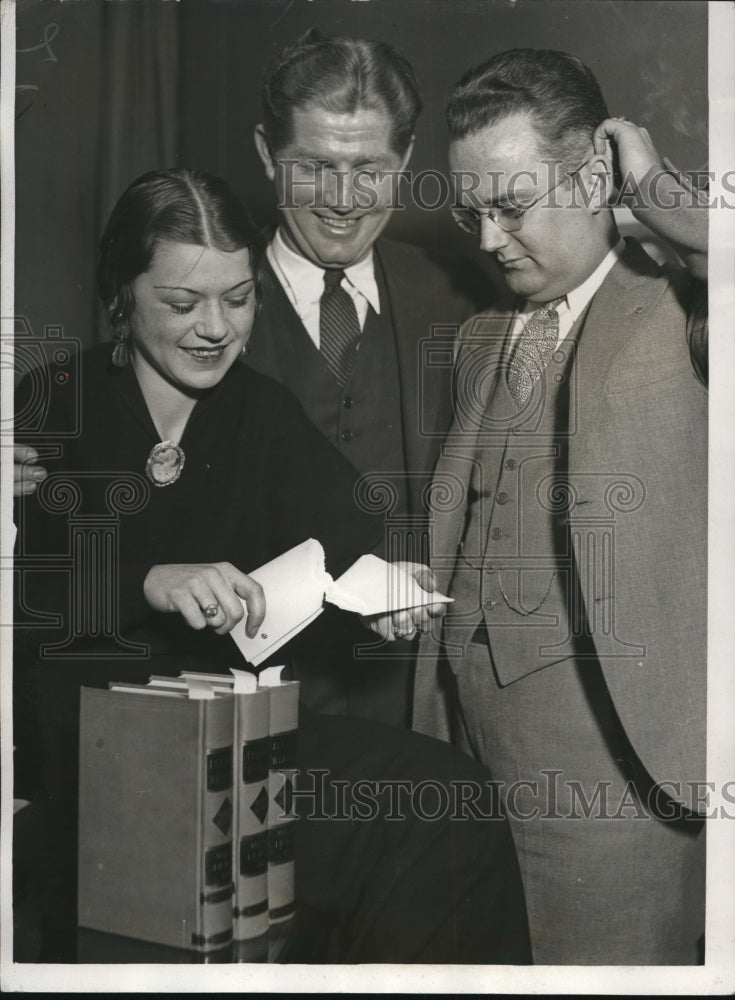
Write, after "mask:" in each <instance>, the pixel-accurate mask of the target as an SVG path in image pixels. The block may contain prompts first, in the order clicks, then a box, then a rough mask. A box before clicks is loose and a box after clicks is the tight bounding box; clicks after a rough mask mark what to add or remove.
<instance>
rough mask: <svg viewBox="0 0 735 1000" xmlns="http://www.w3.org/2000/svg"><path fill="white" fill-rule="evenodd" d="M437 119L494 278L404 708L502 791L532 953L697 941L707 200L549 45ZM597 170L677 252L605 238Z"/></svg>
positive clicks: (611, 959)
mask: <svg viewBox="0 0 735 1000" xmlns="http://www.w3.org/2000/svg"><path fill="white" fill-rule="evenodd" d="M448 117H449V126H450V142H451V146H450V162H451V166H452V170H453V171H454V172H455V174H456V177H457V179H458V187H459V188H460V189H461V192H462V193H461V198H462V207H461V208H460V209H458V210H457V211H456V219H457V221H458V223H459V224H460V225H461V226H462V227H463V228H465V229H466V230H468V231H469V232H471V233H473V234H474V235H475V236H476V237H477V238H479V240H480V245H481V247H482V249H483V250H485V251H486V252H487V253H488V254H491V255H492V257H493V258H494V261H495V262H496V264H497V265H498V266H499V268H500V270H501V272H502V274H503V277H504V279H505V283H506V286H507V293H508V294H507V296H506V299H505V301H503V302H501V303H499V304H498V305H497V306H496V307H494V308H493V309H491V310H489V311H486V312H484V313H481V314H480V315H478V316H476V317H474V318H473V320H471V321H470V322H468V323H467V324H466V325H465V327H464V328H463V330H462V332H461V335H460V344H461V346H460V349H459V353H458V357H457V361H456V369H455V371H456V398H455V422H454V424H453V427H452V429H451V431H450V433H449V436H448V438H447V441H446V444H445V445H444V448H443V454H442V457H441V459H440V460H439V463H438V464H437V468H436V478H437V484H441V483H442V482H443V481H444V480H446V482H447V483H448V484H451V485H452V486H453V489H454V493H455V502H454V503H452V504H445V510H444V511H443V512H442V511H437V512H436V523H435V534H434V536H433V539H432V547H433V557H432V565H433V568H434V570H435V573H436V575H437V578H438V582H439V587H440V589H442V591H443V592H444V593H448V594H449V596H451V597H452V598H454V603H453V604H452V605H450V613H449V614H448V616H447V618H446V619H445V622H444V626H443V629H442V630H441V634H439V629H438V628H437V630H436V631H437V635H435V636H431V637H425V639H424V641H423V643H422V646H421V650H420V656H419V660H418V668H417V671H418V672H417V679H416V701H415V718H414V725H415V727H416V728H417V729H419V730H420V731H423V732H426V733H431V734H432V735H435V736H440V735H443V736H444V737H445V738H453V739H455V740H456V742H457V743H458V744H459V745H460V746H462V747H464V748H465V749H467V750H469V751H470V752H472V753H473V754H474V755H475V756H476V757H477V758H478V759H480V760H481V761H483V762H484V763H485V764H486V765H487V766H488V767H489V768H490V770H491V771H492V773H493V776H494V778H495V779H496V780H498V781H499V782H500V784H501V787H502V788H503V789H504V795H505V802H506V805H507V808H508V813H509V817H510V819H511V824H512V826H513V829H514V837H515V841H516V848H517V850H518V854H519V860H520V864H521V871H522V875H523V879H524V887H525V892H526V898H527V904H528V911H529V923H530V928H531V938H532V946H533V951H534V961H535V962H536V963H539V964H603V965H606V964H616V963H625V964H661V965H666V964H690V963H694V962H696V961H697V960H698V956H699V952H698V948H699V945H700V942H701V934H702V932H703V930H704V831H703V820H702V818H701V812H702V803H701V801H700V798H701V796H700V794H699V792H698V791H697V789H698V788H701V785H697V782H700V783H701V782H702V781H703V779H704V777H705V773H704V771H705V747H706V744H705V703H706V700H705V680H706V677H705V671H706V662H707V655H706V652H707V651H706V632H705V626H706V580H707V573H706V562H705V556H706V541H707V532H706V510H707V495H706V487H707V464H706V462H707V392H706V384H705V373H706V340H705V334H706V313H705V307H706V301H707V300H706V284H705V282H706V275H707V270H706V259H707V218H706V216H707V213H706V212H705V211H703V210H702V208H701V206H700V203H699V200H698V198H697V195H696V192H694V191H692V190H691V189H690V187H688V186H687V185H686V183H685V181H684V179H683V178H682V177H681V176H680V175H678V174H677V173H676V172H675V171H673V169H670V167H669V165H667V164H664V163H663V162H662V161H661V160H660V158H659V156H658V154H657V153H656V151H655V149H654V147H653V144H652V142H651V139H650V136H649V135H648V132H647V131H646V130H645V129H644V128H639V127H637V126H636V125H633V124H632V123H630V122H628V121H626V120H625V119H612V118H610V117H609V113H608V110H607V107H606V105H605V101H604V99H603V97H602V94H601V92H600V88H599V85H598V84H597V81H596V80H595V78H594V76H593V75H592V73H591V72H590V71H589V70H588V69H587V68H586V67H585V66H584V65H583V64H582V63H580V62H579V60H577V59H575V58H574V57H573V56H570V55H568V54H566V53H560V52H552V51H547V50H539V51H536V50H514V51H511V52H505V53H501V54H500V55H498V56H495V57H494V58H493V59H491V60H489V62H487V63H485V64H483V65H482V66H479V67H478V68H476V69H474V70H472V71H470V72H469V73H467V74H466V76H465V77H464V78H463V79H462V80H461V81H460V82H459V84H458V85H457V87H456V89H455V91H454V93H453V95H452V97H451V99H450V102H449V107H448ZM614 175H616V176H617V177H618V184H619V185H621V190H624V191H626V192H627V194H628V195H629V196H630V197H631V208H632V210H633V213H634V215H635V216H636V217H637V218H638V219H639V220H640V221H642V222H644V223H645V224H646V225H647V226H648V227H649V228H650V229H651V230H652V231H653V232H654V233H655V234H657V235H658V236H660V237H661V238H663V239H664V240H666V241H667V242H668V243H669V244H670V245H671V246H672V247H673V249H674V250H675V251H676V252H677V254H678V255H679V257H680V258H681V261H682V262H683V264H684V265H685V267H682V266H680V265H677V266H673V267H671V268H668V267H667V268H659V266H658V265H656V264H655V263H654V261H653V260H651V258H650V257H648V256H647V255H646V254H645V253H644V251H643V250H642V249H641V247H640V245H639V244H638V243H637V242H636V241H635V240H628V241H623V240H622V239H621V237H620V235H619V232H618V229H617V227H616V223H615V219H614V217H613V213H612V210H611V208H610V207H609V199H610V196H611V194H612V193H613V191H612V189H613V186H614V185H613V177H614ZM445 588H446V589H445Z"/></svg>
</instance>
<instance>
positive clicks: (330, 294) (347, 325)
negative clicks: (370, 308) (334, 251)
mask: <svg viewBox="0 0 735 1000" xmlns="http://www.w3.org/2000/svg"><path fill="white" fill-rule="evenodd" d="M344 275H345V272H344V271H342V270H339V269H337V268H334V269H331V268H330V269H329V270H328V271H325V272H324V291H323V292H322V297H321V301H320V303H319V350H320V351H321V352H322V354H323V355H324V360H325V361H326V362H327V365H328V366H329V370H330V371H331V372H332V374H333V375H334V377H335V378H336V380H337V384H338V385H339V386H340V388H343V387H344V386H345V385H346V384H347V380H348V379H349V377H350V371H351V370H352V363H353V361H354V358H355V350H356V348H357V345H358V343H359V341H360V323H359V322H358V319H357V309H356V308H355V303H354V300H353V298H352V296H351V295H350V294H349V292H346V291H345V290H344V288H342V286H341V285H340V282H341V281H342V278H344Z"/></svg>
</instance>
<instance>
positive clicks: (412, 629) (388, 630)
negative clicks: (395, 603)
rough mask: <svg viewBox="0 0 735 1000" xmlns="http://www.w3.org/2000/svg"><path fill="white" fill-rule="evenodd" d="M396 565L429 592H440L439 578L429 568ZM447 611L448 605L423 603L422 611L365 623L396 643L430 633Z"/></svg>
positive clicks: (371, 618)
mask: <svg viewBox="0 0 735 1000" xmlns="http://www.w3.org/2000/svg"><path fill="white" fill-rule="evenodd" d="M393 565H394V566H397V567H398V568H399V569H402V570H403V572H404V573H408V575H409V576H412V577H413V578H414V580H416V582H417V583H418V585H419V586H420V587H422V588H423V589H424V590H428V592H429V593H432V592H433V591H434V590H436V578H435V576H434V574H433V573H432V572H431V570H430V569H429V567H428V566H422V565H421V563H409V562H397V563H393ZM446 610H447V606H446V604H423V605H421V606H420V607H418V608H406V609H404V610H403V611H394V612H392V614H384V615H370V616H367V617H364V618H363V619H362V620H363V622H364V623H365V624H366V625H367V627H368V628H369V629H371V630H372V631H373V632H376V633H377V634H378V635H380V636H382V637H383V639H385V640H386V642H393V641H394V640H395V639H413V637H414V636H415V635H416V633H417V632H430V631H431V626H432V622H433V620H434V619H435V618H441V617H442V616H443V615H444V614H445V613H446Z"/></svg>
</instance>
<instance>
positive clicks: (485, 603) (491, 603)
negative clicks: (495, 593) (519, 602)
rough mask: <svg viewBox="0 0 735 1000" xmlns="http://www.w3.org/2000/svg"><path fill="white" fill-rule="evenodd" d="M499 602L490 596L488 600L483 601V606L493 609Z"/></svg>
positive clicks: (487, 609) (486, 608) (489, 609)
mask: <svg viewBox="0 0 735 1000" xmlns="http://www.w3.org/2000/svg"><path fill="white" fill-rule="evenodd" d="M497 603H498V602H497V601H493V600H491V599H490V598H489V597H488V598H487V600H485V601H483V602H482V606H483V608H485V610H486V611H492V609H493V608H494V607H495V605H496V604H497Z"/></svg>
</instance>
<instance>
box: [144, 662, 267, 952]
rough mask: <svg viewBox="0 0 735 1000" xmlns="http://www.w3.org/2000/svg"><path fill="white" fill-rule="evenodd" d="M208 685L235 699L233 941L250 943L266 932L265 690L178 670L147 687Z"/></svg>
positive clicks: (244, 674)
mask: <svg viewBox="0 0 735 1000" xmlns="http://www.w3.org/2000/svg"><path fill="white" fill-rule="evenodd" d="M196 682H201V683H205V684H210V685H211V687H212V689H213V690H214V691H215V692H216V693H217V694H219V693H221V692H228V693H230V694H232V695H234V699H233V703H234V728H233V753H234V769H235V773H234V816H233V833H232V848H233V854H232V871H233V879H234V897H233V922H232V931H233V938H234V940H235V941H250V940H252V939H253V938H257V937H259V936H260V935H261V934H266V933H267V931H268V924H269V921H268V762H269V752H270V741H269V730H270V688H268V687H265V686H261V687H259V686H258V682H257V678H256V676H255V674H253V673H250V672H248V671H245V670H236V669H232V670H231V673H230V674H209V673H203V672H199V671H182V673H181V674H180V675H179V676H178V677H161V676H155V675H154V676H152V677H151V678H150V680H149V682H148V683H149V684H151V685H158V686H160V687H162V688H169V689H171V688H174V689H175V688H181V687H182V686H184V685H186V684H187V683H189V684H191V683H196Z"/></svg>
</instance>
